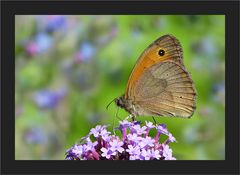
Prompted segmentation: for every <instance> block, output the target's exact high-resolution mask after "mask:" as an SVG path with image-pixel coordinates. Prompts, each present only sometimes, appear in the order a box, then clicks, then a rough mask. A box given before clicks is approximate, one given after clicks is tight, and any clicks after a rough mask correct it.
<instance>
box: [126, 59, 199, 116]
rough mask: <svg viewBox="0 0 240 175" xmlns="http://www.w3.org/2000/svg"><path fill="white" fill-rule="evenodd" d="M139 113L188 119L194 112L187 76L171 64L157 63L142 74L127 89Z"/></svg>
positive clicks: (177, 66)
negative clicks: (137, 106) (138, 108)
mask: <svg viewBox="0 0 240 175" xmlns="http://www.w3.org/2000/svg"><path fill="white" fill-rule="evenodd" d="M130 91H131V94H132V96H131V98H133V99H134V101H135V103H136V104H137V105H139V107H140V109H142V110H141V111H142V113H141V114H140V115H159V116H176V117H185V118H186V117H191V116H192V114H193V112H194V110H195V109H196V90H195V87H194V84H193V81H192V79H191V77H190V75H189V73H188V72H187V71H186V70H185V68H184V67H183V66H182V65H180V64H178V63H176V62H174V61H164V62H159V63H157V64H155V65H153V66H151V67H150V68H149V69H147V70H146V71H144V72H143V74H142V75H141V76H140V77H139V79H138V80H137V81H136V84H135V86H134V87H133V88H132V89H130Z"/></svg>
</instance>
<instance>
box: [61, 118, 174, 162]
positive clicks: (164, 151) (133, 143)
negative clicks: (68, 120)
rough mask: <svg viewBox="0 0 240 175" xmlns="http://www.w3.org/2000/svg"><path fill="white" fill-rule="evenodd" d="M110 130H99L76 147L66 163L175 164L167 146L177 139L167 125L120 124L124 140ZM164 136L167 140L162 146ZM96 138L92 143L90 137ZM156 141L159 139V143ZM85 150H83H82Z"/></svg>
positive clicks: (71, 150) (121, 122)
mask: <svg viewBox="0 0 240 175" xmlns="http://www.w3.org/2000/svg"><path fill="white" fill-rule="evenodd" d="M106 127H107V126H100V125H98V126H96V127H95V128H92V129H91V130H90V132H89V134H88V135H87V136H86V137H84V138H82V141H83V143H81V144H76V145H74V146H73V147H72V148H70V149H69V150H67V152H66V158H65V159H66V160H176V159H175V158H174V157H173V156H172V149H171V148H170V147H169V145H168V143H170V142H175V141H176V139H175V138H174V137H173V135H172V134H171V133H170V132H169V131H168V130H167V128H166V125H163V124H160V125H153V124H152V123H151V122H146V126H141V125H140V123H139V122H129V121H127V120H124V121H120V125H119V127H117V129H118V130H120V132H121V133H122V136H120V137H119V136H117V135H112V134H111V132H109V131H107V129H106ZM151 129H154V130H155V131H157V133H156V135H155V136H150V135H149V134H148V133H149V131H150V130H151ZM161 134H164V135H166V136H168V138H167V139H166V140H165V141H163V142H162V143H160V142H159V137H160V135H161ZM91 135H93V136H94V137H93V138H92V137H91V138H92V139H90V136H91ZM156 137H157V138H158V139H156ZM82 148H84V149H82Z"/></svg>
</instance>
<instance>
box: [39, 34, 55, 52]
mask: <svg viewBox="0 0 240 175" xmlns="http://www.w3.org/2000/svg"><path fill="white" fill-rule="evenodd" d="M35 42H36V43H37V45H38V52H39V53H42V52H45V51H47V50H48V49H49V48H50V47H51V46H52V44H53V41H52V37H51V36H50V35H48V34H47V33H38V34H37V35H36V37H35Z"/></svg>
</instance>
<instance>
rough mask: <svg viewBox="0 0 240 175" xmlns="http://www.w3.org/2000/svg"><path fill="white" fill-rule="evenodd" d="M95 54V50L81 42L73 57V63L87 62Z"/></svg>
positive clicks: (86, 43)
mask: <svg viewBox="0 0 240 175" xmlns="http://www.w3.org/2000/svg"><path fill="white" fill-rule="evenodd" d="M95 52H96V48H95V47H94V46H93V45H92V44H91V43H88V42H83V43H82V44H81V45H80V48H79V50H78V52H77V53H76V55H75V57H74V61H75V62H77V63H81V62H89V61H90V60H91V59H92V58H93V56H94V54H95Z"/></svg>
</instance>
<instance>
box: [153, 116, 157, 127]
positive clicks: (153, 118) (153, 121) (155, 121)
mask: <svg viewBox="0 0 240 175" xmlns="http://www.w3.org/2000/svg"><path fill="white" fill-rule="evenodd" d="M152 119H153V122H154V125H156V124H157V122H156V120H155V118H154V117H153V116H152Z"/></svg>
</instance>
